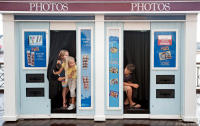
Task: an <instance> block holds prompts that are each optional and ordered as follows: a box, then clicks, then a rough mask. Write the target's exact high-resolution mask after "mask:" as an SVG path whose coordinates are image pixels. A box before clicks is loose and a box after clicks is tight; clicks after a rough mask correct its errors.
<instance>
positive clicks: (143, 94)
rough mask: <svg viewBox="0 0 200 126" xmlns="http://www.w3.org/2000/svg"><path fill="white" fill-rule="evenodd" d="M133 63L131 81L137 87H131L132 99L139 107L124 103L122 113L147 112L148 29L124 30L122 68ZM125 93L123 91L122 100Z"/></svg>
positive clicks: (148, 76)
mask: <svg viewBox="0 0 200 126" xmlns="http://www.w3.org/2000/svg"><path fill="white" fill-rule="evenodd" d="M127 64H134V65H135V68H136V69H135V71H133V73H132V80H133V83H137V84H139V88H137V89H135V88H132V99H133V102H135V103H136V104H139V105H141V107H139V108H136V106H135V107H133V106H132V107H130V106H129V105H124V114H136V113H145V114H149V101H150V31H124V68H125V67H126V65H127ZM126 97H127V95H126V93H125V92H124V101H125V99H126Z"/></svg>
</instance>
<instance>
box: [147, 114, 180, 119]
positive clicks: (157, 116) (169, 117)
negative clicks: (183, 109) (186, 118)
mask: <svg viewBox="0 0 200 126" xmlns="http://www.w3.org/2000/svg"><path fill="white" fill-rule="evenodd" d="M149 116H150V117H149V118H150V119H181V116H180V115H149Z"/></svg>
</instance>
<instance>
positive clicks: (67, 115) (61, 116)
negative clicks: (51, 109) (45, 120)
mask: <svg viewBox="0 0 200 126" xmlns="http://www.w3.org/2000/svg"><path fill="white" fill-rule="evenodd" d="M50 118H62V119H64V118H68V119H75V118H77V115H76V114H61V113H59V114H51V115H50Z"/></svg>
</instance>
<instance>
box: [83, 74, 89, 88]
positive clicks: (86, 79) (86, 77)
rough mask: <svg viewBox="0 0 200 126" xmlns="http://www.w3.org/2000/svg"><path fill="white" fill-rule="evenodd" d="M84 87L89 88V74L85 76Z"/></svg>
mask: <svg viewBox="0 0 200 126" xmlns="http://www.w3.org/2000/svg"><path fill="white" fill-rule="evenodd" d="M82 78H83V88H84V89H88V88H89V79H88V76H83V77H82Z"/></svg>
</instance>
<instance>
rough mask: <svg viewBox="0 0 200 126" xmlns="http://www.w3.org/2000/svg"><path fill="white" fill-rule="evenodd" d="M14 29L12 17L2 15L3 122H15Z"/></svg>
mask: <svg viewBox="0 0 200 126" xmlns="http://www.w3.org/2000/svg"><path fill="white" fill-rule="evenodd" d="M14 31H15V29H14V16H13V15H12V14H8V15H7V14H6V15H3V42H4V48H5V50H4V62H5V70H4V72H5V74H4V80H5V87H4V116H3V118H4V120H6V121H16V120H17V115H16V95H15V94H16V91H15V87H16V83H15V74H16V71H15V58H17V57H15V38H14V36H15V35H14V34H15V32H14Z"/></svg>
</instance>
